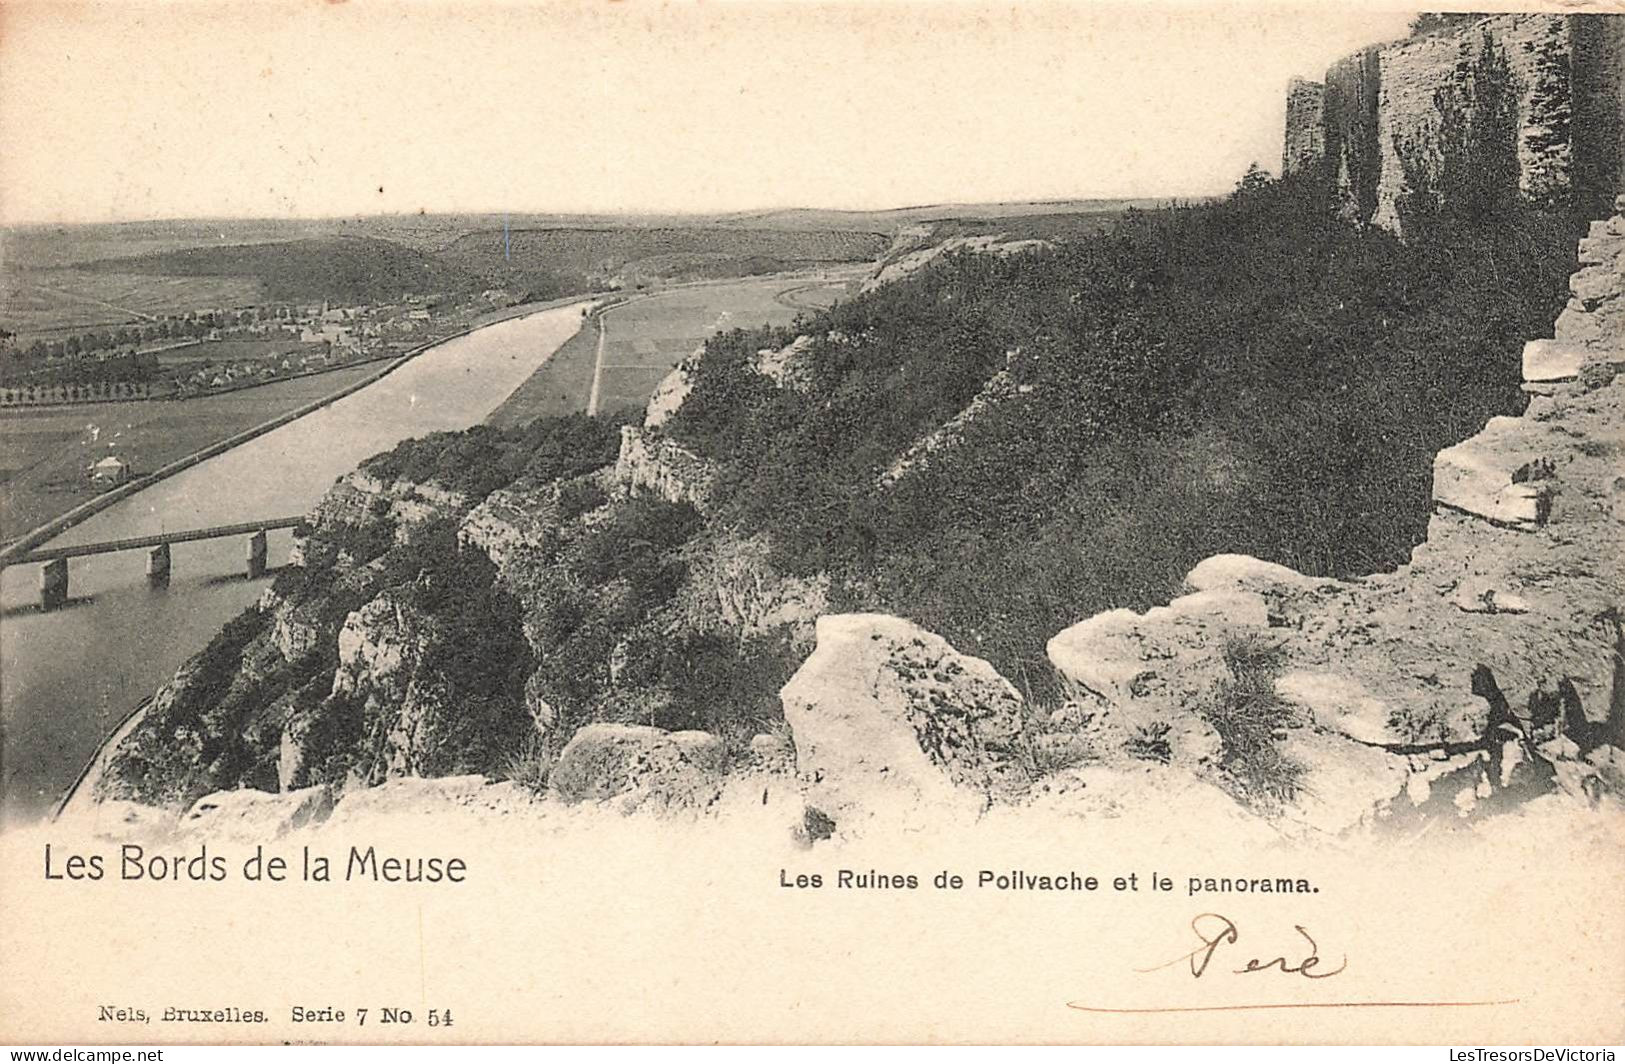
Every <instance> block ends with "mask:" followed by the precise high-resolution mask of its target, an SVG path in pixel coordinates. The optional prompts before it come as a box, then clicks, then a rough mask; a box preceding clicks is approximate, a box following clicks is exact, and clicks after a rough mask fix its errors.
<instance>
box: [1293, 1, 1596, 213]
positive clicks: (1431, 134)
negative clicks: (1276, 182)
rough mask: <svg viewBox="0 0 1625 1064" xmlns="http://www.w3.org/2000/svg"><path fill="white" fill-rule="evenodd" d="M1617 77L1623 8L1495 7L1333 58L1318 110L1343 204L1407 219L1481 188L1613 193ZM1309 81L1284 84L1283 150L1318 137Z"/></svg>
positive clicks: (1577, 200)
mask: <svg viewBox="0 0 1625 1064" xmlns="http://www.w3.org/2000/svg"><path fill="white" fill-rule="evenodd" d="M1622 80H1625V17H1621V16H1603V15H1557V14H1508V15H1496V16H1492V17H1486V18H1483V19H1480V20H1478V21H1476V22H1473V23H1470V24H1468V25H1465V26H1463V27H1461V28H1459V29H1457V30H1455V31H1453V32H1449V33H1438V34H1434V35H1431V36H1426V37H1418V38H1415V39H1411V40H1407V41H1401V42H1398V43H1394V44H1390V45H1384V46H1380V47H1373V48H1367V49H1364V50H1362V51H1361V52H1358V53H1356V54H1354V55H1352V56H1348V57H1346V58H1344V59H1341V60H1339V61H1338V62H1337V63H1334V64H1333V65H1332V67H1331V68H1330V69H1329V70H1328V71H1327V73H1326V81H1325V86H1324V91H1323V97H1322V102H1321V114H1322V119H1321V120H1322V123H1323V135H1322V141H1323V144H1324V156H1325V158H1326V160H1327V161H1328V176H1329V179H1330V180H1332V181H1334V182H1335V184H1336V188H1337V193H1338V199H1339V202H1340V203H1341V205H1342V213H1343V214H1344V215H1345V216H1346V217H1348V218H1349V219H1350V220H1353V221H1357V222H1361V223H1371V224H1374V225H1379V226H1382V227H1383V228H1386V229H1391V230H1394V231H1398V232H1402V231H1403V230H1404V229H1405V227H1406V220H1407V216H1409V215H1415V214H1417V213H1419V212H1427V211H1432V210H1438V209H1441V208H1449V207H1452V206H1456V207H1459V206H1463V205H1464V203H1466V201H1468V200H1469V199H1476V198H1477V197H1484V196H1489V195H1497V194H1500V195H1507V196H1511V195H1516V196H1519V197H1521V198H1522V199H1524V200H1525V201H1529V202H1534V203H1542V204H1564V205H1567V204H1570V203H1573V204H1576V205H1578V206H1580V207H1582V208H1585V207H1590V206H1592V205H1593V204H1598V203H1611V201H1612V197H1613V194H1614V193H1615V192H1616V191H1618V190H1619V188H1620V185H1621V160H1622V158H1625V149H1622V147H1621V144H1622V139H1621V138H1622V136H1625V115H1622V111H1621V96H1622V90H1621V81H1622ZM1308 84H1309V83H1305V82H1297V81H1295V82H1294V83H1293V84H1292V86H1291V87H1290V88H1289V90H1288V123H1287V155H1288V156H1289V157H1291V159H1292V160H1297V159H1302V158H1306V157H1307V152H1308V151H1309V146H1310V145H1311V144H1312V142H1313V138H1312V137H1311V136H1310V135H1309V134H1308V133H1307V132H1306V131H1305V130H1304V128H1303V126H1302V122H1303V121H1304V117H1303V116H1304V113H1305V111H1306V110H1307V109H1308V107H1309V96H1308V89H1307V86H1308ZM1300 166H1301V163H1299V162H1295V161H1288V162H1287V163H1286V169H1287V171H1288V172H1291V171H1293V170H1294V169H1297V168H1299V167H1300ZM1467 205H1469V206H1470V204H1467Z"/></svg>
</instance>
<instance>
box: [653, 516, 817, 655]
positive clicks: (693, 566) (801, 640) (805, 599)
mask: <svg viewBox="0 0 1625 1064" xmlns="http://www.w3.org/2000/svg"><path fill="white" fill-rule="evenodd" d="M770 554H771V550H770V548H769V544H768V541H767V539H766V537H763V536H757V537H753V538H751V539H743V540H742V539H738V538H736V537H733V536H729V535H718V536H716V537H714V538H712V539H708V540H706V541H705V542H704V544H703V546H702V548H701V549H699V550H697V551H696V552H695V554H694V557H692V558H691V559H690V560H689V562H688V566H689V569H688V580H687V581H686V582H685V583H684V585H683V589H682V591H681V592H679V599H678V606H677V610H678V613H679V614H680V615H681V616H682V617H683V618H684V620H685V623H686V624H687V626H688V627H690V628H693V629H696V630H704V629H707V628H711V627H717V626H720V627H722V628H725V629H729V630H732V631H734V632H736V633H738V635H739V636H740V637H742V638H747V639H748V638H750V637H752V636H758V635H766V634H768V633H771V632H777V631H788V632H789V634H790V639H791V642H792V644H794V645H797V646H810V645H811V643H812V640H813V635H814V633H813V626H814V624H815V623H816V622H817V620H818V617H819V616H820V615H821V614H823V613H825V612H827V611H828V609H829V597H830V580H829V577H828V576H827V575H825V574H823V573H818V574H815V575H813V576H791V575H789V574H787V573H783V572H781V571H780V570H779V569H778V568H777V567H776V566H775V565H773V563H772V561H771V560H770Z"/></svg>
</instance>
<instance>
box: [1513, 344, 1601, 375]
mask: <svg viewBox="0 0 1625 1064" xmlns="http://www.w3.org/2000/svg"><path fill="white" fill-rule="evenodd" d="M1595 354H1596V353H1595V352H1594V351H1593V350H1592V349H1591V348H1588V347H1583V346H1581V345H1579V344H1565V343H1560V342H1558V341H1557V340H1530V341H1529V342H1528V343H1526V344H1524V345H1523V379H1524V380H1526V381H1530V382H1541V381H1566V380H1573V379H1574V378H1575V377H1577V376H1579V375H1580V369H1581V367H1582V366H1584V365H1585V364H1586V363H1587V362H1588V361H1590V360H1591V359H1592V358H1593V357H1595Z"/></svg>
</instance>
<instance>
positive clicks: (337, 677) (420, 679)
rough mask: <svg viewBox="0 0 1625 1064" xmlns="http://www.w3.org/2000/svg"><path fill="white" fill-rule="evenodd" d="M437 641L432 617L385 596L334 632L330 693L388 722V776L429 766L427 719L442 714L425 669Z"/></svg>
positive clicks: (436, 683) (436, 684) (439, 690)
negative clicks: (336, 650) (335, 647)
mask: <svg viewBox="0 0 1625 1064" xmlns="http://www.w3.org/2000/svg"><path fill="white" fill-rule="evenodd" d="M439 637H440V632H439V626H438V624H437V622H436V621H435V620H434V618H433V617H430V616H428V615H427V614H425V613H423V612H422V611H421V610H419V609H417V608H416V607H414V606H412V605H410V604H409V603H407V602H405V601H404V600H403V599H402V598H401V597H400V596H399V595H397V594H395V593H393V592H388V591H386V592H384V593H383V594H381V595H379V596H378V597H377V598H375V599H373V600H372V601H371V602H369V603H367V604H366V605H365V606H363V607H361V608H360V609H359V610H356V611H355V612H353V613H351V614H350V615H349V616H348V617H346V618H345V620H344V627H343V628H341V629H340V630H339V667H338V671H337V672H335V673H334V675H333V694H334V695H335V696H338V695H343V696H347V697H348V698H349V699H350V700H351V701H352V702H355V703H359V704H361V705H362V706H364V707H365V712H366V714H367V715H368V716H369V717H371V716H374V715H380V714H381V715H384V716H386V717H387V718H388V719H389V720H390V727H389V729H388V733H387V736H386V741H385V742H386V745H385V757H384V772H385V775H386V776H387V777H396V776H416V775H421V774H422V773H423V772H424V771H425V769H426V767H427V765H428V760H429V756H430V753H431V751H430V750H429V749H428V745H427V744H428V739H429V736H428V732H429V726H430V724H431V718H432V717H434V716H435V715H436V714H440V713H443V712H446V711H447V707H446V693H445V691H444V689H443V684H442V681H441V679H440V678H439V677H438V675H436V674H435V673H434V671H433V670H432V669H430V668H428V667H426V666H425V665H424V657H425V655H426V653H427V651H428V650H429V648H430V646H431V645H432V644H433V643H434V641H435V640H437V639H438V638H439ZM290 727H291V725H290Z"/></svg>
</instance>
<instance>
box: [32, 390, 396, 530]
mask: <svg viewBox="0 0 1625 1064" xmlns="http://www.w3.org/2000/svg"><path fill="white" fill-rule="evenodd" d="M377 370H378V367H377V365H363V366H355V367H352V368H347V369H339V370H333V371H332V372H329V373H322V374H317V375H315V376H310V377H299V378H294V379H291V380H286V381H278V382H276V383H273V384H267V385H264V386H262V387H259V388H249V389H245V390H242V391H238V392H230V393H227V394H225V395H217V396H207V397H204V398H199V399H189V400H185V401H165V400H152V401H146V402H140V401H137V402H128V403H96V404H90V405H82V406H72V407H51V408H47V409H43V410H8V411H6V412H5V413H3V414H0V541H10V540H12V539H15V538H16V537H17V536H20V535H22V534H23V533H24V532H27V531H28V530H29V529H31V528H35V527H37V526H39V525H41V524H44V523H45V522H46V521H49V520H50V519H51V518H53V517H55V516H57V515H58V514H61V513H65V512H67V511H68V510H70V509H72V508H73V507H75V506H77V505H79V504H80V503H82V502H84V501H86V500H87V499H91V498H93V497H94V496H95V495H96V494H97V493H96V491H95V490H94V489H92V488H91V486H90V483H89V481H88V480H87V479H86V477H85V469H86V468H87V467H88V466H89V465H90V464H91V462H93V461H95V460H96V459H97V458H101V457H104V456H106V455H109V454H116V455H119V456H121V457H123V458H124V459H125V460H126V461H128V462H129V463H130V465H131V466H132V467H133V469H134V470H135V472H136V473H137V474H142V473H150V472H152V471H153V470H154V469H157V468H159V467H160V466H163V465H167V464H168V463H170V462H173V461H175V460H176V459H178V458H183V457H185V456H186V455H188V454H191V453H192V452H193V451H196V450H199V449H200V448H203V447H206V446H208V445H209V444H211V443H213V442H215V441H216V440H221V439H224V438H226V437H227V436H231V435H233V434H235V433H238V432H241V431H243V430H244V429H248V428H252V427H253V426H255V425H258V424H260V423H261V422H263V421H268V420H270V419H271V418H273V417H276V416H277V415H278V414H282V413H285V412H287V411H289V410H292V409H294V408H296V407H299V406H302V405H304V404H305V403H308V402H310V401H312V400H314V399H319V398H321V397H322V396H324V395H330V394H332V393H333V392H336V391H338V390H340V389H341V388H344V387H346V386H348V385H350V384H352V383H353V382H355V381H357V380H360V379H361V378H363V377H365V376H367V375H368V374H370V373H376V372H377Z"/></svg>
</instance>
